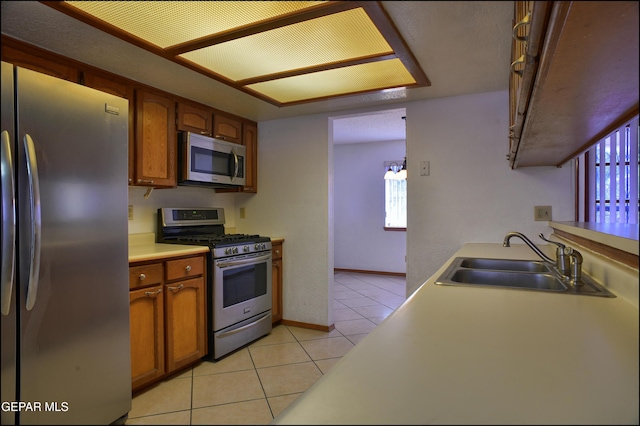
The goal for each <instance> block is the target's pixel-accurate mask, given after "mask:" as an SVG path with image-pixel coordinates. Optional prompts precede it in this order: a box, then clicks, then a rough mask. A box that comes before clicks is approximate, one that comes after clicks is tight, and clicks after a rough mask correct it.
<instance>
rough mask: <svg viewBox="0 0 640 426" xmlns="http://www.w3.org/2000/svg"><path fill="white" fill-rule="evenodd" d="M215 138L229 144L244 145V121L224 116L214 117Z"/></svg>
mask: <svg viewBox="0 0 640 426" xmlns="http://www.w3.org/2000/svg"><path fill="white" fill-rule="evenodd" d="M213 137H214V138H216V139H222V140H224V141H227V142H234V143H239V144H241V143H242V121H240V120H238V119H236V118H233V117H229V116H226V115H223V114H214V116H213Z"/></svg>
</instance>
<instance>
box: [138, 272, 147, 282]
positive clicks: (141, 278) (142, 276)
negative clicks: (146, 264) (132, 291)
mask: <svg viewBox="0 0 640 426" xmlns="http://www.w3.org/2000/svg"><path fill="white" fill-rule="evenodd" d="M138 278H140V281H144V279H145V278H147V276H146V275H145V274H140V276H139V277H138Z"/></svg>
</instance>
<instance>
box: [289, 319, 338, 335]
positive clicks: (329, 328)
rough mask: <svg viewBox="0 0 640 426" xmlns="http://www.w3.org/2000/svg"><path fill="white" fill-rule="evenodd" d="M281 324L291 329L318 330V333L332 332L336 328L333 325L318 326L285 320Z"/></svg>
mask: <svg viewBox="0 0 640 426" xmlns="http://www.w3.org/2000/svg"><path fill="white" fill-rule="evenodd" d="M281 324H282V325H290V326H292V327H300V328H308V329H310V330H319V331H326V332H329V331H332V330H333V329H334V328H336V326H335V325H334V324H331V325H320V324H311V323H308V322H299V321H291V320H287V319H283V320H282V322H281Z"/></svg>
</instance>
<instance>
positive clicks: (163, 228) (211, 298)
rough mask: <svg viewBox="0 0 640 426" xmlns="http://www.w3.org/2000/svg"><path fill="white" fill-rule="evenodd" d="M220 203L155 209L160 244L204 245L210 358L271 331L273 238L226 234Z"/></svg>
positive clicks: (220, 355)
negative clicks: (212, 205) (196, 206)
mask: <svg viewBox="0 0 640 426" xmlns="http://www.w3.org/2000/svg"><path fill="white" fill-rule="evenodd" d="M224 223H225V220H224V209H222V208H211V207H207V208H161V209H158V219H157V225H158V226H157V232H156V241H157V242H158V243H169V244H172V243H175V244H194V245H205V246H208V247H209V249H210V253H209V256H208V262H207V310H208V312H207V319H208V321H207V333H208V342H209V357H211V358H213V359H219V358H221V357H223V356H224V355H226V354H228V353H230V352H232V351H234V350H236V349H238V348H240V347H241V346H244V345H246V344H247V343H250V342H252V341H254V340H256V339H258V338H260V337H262V336H264V335H267V334H269V333H271V304H272V299H271V239H270V238H269V237H263V236H260V235H247V234H226V233H225V230H224Z"/></svg>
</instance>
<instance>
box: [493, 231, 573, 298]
mask: <svg viewBox="0 0 640 426" xmlns="http://www.w3.org/2000/svg"><path fill="white" fill-rule="evenodd" d="M513 237H518V238H520V239H521V240H522V241H524V242H525V243H526V244H527V245H528V246H529V247H530V248H531V250H533V251H534V252H536V254H537V255H538V256H540V257H541V258H542V260H544V261H545V262H547V263H550V264H552V265H554V267H555V268H556V270H557V271H558V273H559V274H560V276H562V277H564V279H565V280H568V281H569V284H570V285H572V286H573V287H576V288H579V287H582V286H583V285H584V282H583V281H582V255H581V254H580V252H579V251H577V250H575V249H573V248H571V247H566V246H565V245H564V244H561V243H557V242H555V241H550V240H548V239H546V238H545V237H544V235H542V233H540V235H539V237H540V238H542V239H543V240H544V241H547V242H549V243H552V244H555V245H556V246H558V248H557V249H556V260H555V261H554V260H553V259H551V258H550V257H549V256H547V255H545V254H544V253H542V252H541V251H540V249H539V248H538V247H536V245H535V244H533V243H532V242H531V241H530V240H529V239H528V238H527V237H526V236H524V235H523V234H521V233H520V232H509V233H508V234H507V235H505V237H504V241H503V243H502V245H503V247H510V240H511V238H513Z"/></svg>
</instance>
